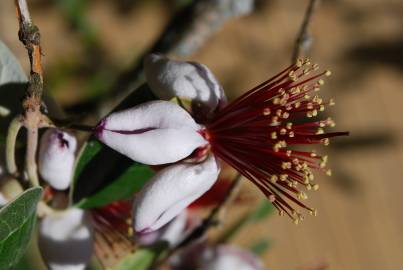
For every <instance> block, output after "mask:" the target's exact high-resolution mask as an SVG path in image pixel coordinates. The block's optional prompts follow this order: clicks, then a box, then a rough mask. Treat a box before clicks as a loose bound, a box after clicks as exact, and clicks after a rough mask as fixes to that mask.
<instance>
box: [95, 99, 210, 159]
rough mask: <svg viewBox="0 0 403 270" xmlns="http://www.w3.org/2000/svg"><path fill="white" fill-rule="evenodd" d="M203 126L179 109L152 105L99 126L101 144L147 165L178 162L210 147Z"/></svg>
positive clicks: (110, 118) (114, 116)
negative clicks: (203, 132)
mask: <svg viewBox="0 0 403 270" xmlns="http://www.w3.org/2000/svg"><path fill="white" fill-rule="evenodd" d="M200 128H201V127H200V126H199V125H198V124H197V123H196V122H195V121H194V120H193V118H192V117H191V116H190V115H189V114H188V113H187V112H186V111H185V110H184V109H182V108H181V107H180V106H178V105H176V104H174V103H172V102H168V101H151V102H147V103H143V104H140V105H138V106H136V107H133V108H131V109H128V110H125V111H120V112H115V113H112V114H111V115H109V116H107V117H106V118H105V119H103V120H102V121H101V123H100V124H99V125H98V126H97V130H96V135H97V137H98V139H99V140H100V141H102V142H103V143H105V144H106V145H108V146H109V147H111V148H112V149H114V150H116V151H118V152H119V153H121V154H123V155H125V156H127V157H129V158H131V159H133V160H135V161H138V162H141V163H144V164H149V165H158V164H165V163H171V162H176V161H178V160H181V159H183V158H185V157H187V156H189V155H190V154H191V153H192V152H193V151H194V150H195V149H197V148H198V147H200V146H203V145H205V144H207V142H206V141H205V139H204V138H203V137H202V135H201V134H200V133H199V130H200Z"/></svg>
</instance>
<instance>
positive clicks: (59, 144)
mask: <svg viewBox="0 0 403 270" xmlns="http://www.w3.org/2000/svg"><path fill="white" fill-rule="evenodd" d="M76 147H77V140H76V138H75V137H74V136H72V135H70V134H69V133H67V132H65V131H63V130H61V129H55V128H51V129H48V130H46V131H45V133H44V134H43V135H42V138H41V143H40V149H39V161H38V163H39V173H40V174H41V176H42V178H43V179H44V180H45V181H46V182H48V183H49V185H50V186H51V187H52V188H54V189H57V190H64V189H67V188H68V187H69V185H70V182H71V179H72V176H73V166H74V160H75V155H74V153H75V151H76Z"/></svg>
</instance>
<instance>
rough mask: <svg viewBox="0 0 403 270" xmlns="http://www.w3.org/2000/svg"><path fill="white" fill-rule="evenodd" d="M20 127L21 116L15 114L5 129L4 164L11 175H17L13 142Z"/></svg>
mask: <svg viewBox="0 0 403 270" xmlns="http://www.w3.org/2000/svg"><path fill="white" fill-rule="evenodd" d="M21 127H22V119H21V116H17V117H15V118H14V119H13V120H11V123H10V126H9V127H8V131H7V142H6V165H7V171H8V173H9V174H11V175H13V176H17V165H16V162H15V143H16V141H17V135H18V132H19V131H20V129H21Z"/></svg>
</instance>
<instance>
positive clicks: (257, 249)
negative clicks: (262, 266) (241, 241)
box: [250, 239, 271, 256]
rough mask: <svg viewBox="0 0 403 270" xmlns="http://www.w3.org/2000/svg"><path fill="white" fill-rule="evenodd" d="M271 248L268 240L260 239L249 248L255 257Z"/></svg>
mask: <svg viewBox="0 0 403 270" xmlns="http://www.w3.org/2000/svg"><path fill="white" fill-rule="evenodd" d="M270 246H271V240H270V239H261V240H259V241H257V242H256V243H254V244H253V245H252V246H251V247H250V250H251V251H252V252H253V253H255V254H256V255H258V256H260V255H262V254H263V253H264V252H266V250H267V249H268V248H269V247H270Z"/></svg>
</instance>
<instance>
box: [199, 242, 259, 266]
mask: <svg viewBox="0 0 403 270" xmlns="http://www.w3.org/2000/svg"><path fill="white" fill-rule="evenodd" d="M200 269H201V270H223V269H237V270H264V266H263V263H262V262H261V260H260V259H259V258H258V257H256V256H255V255H254V254H252V253H251V252H248V251H246V250H242V249H240V248H238V247H235V246H230V245H219V246H216V247H214V248H211V249H209V250H206V252H205V254H204V258H203V262H202V267H200Z"/></svg>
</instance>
